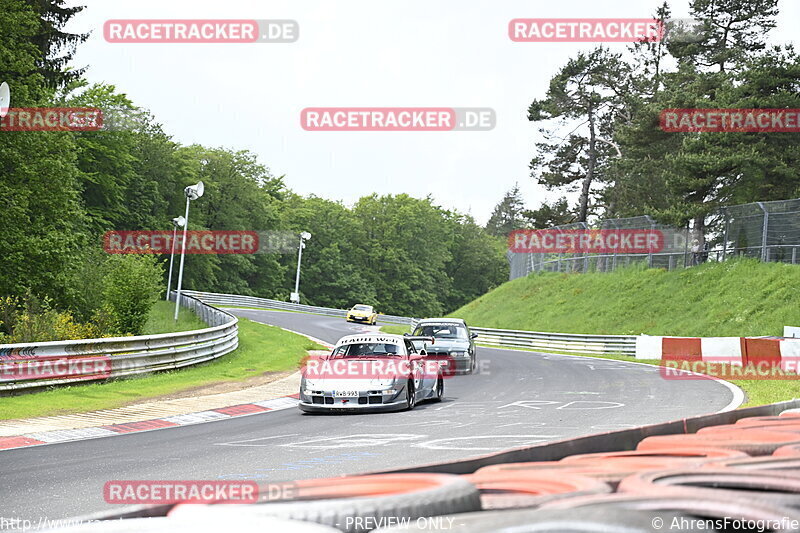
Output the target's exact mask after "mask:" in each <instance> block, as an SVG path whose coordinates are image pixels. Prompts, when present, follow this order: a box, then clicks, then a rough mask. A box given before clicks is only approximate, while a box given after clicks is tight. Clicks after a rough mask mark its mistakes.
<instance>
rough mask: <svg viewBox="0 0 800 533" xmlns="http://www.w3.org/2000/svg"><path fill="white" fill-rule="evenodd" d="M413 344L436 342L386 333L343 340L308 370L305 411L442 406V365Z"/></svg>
mask: <svg viewBox="0 0 800 533" xmlns="http://www.w3.org/2000/svg"><path fill="white" fill-rule="evenodd" d="M412 341H428V342H430V343H433V342H435V339H433V338H430V337H408V336H402V335H389V334H384V333H378V334H361V335H348V336H346V337H342V338H341V339H339V342H337V343H336V346H335V347H334V348H333V351H332V352H331V353H330V354H328V355H326V356H324V357H319V358H312V359H309V360H308V361H307V362H306V364H305V366H304V367H303V377H302V379H301V381H300V406H299V407H300V409H301V410H302V411H306V412H324V411H342V410H344V411H348V410H353V411H356V410H358V411H361V410H386V411H393V410H400V409H413V408H414V406H415V405H416V404H417V402H418V401H423V400H434V401H441V399H442V397H443V396H444V378H443V375H442V366H441V363H440V361H438V360H437V359H435V358H429V357H428V356H427V353H426V351H425V350H424V349H421V350H417V349H416V348H415V347H414V343H413V342H412Z"/></svg>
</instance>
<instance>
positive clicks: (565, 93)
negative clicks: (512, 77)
mask: <svg viewBox="0 0 800 533" xmlns="http://www.w3.org/2000/svg"><path fill="white" fill-rule="evenodd" d="M626 70H627V66H626V65H625V63H624V62H623V61H622V59H621V56H620V54H613V53H611V52H610V51H608V50H607V49H605V48H603V47H600V48H597V49H595V50H593V51H592V52H590V53H588V54H584V53H579V54H578V55H577V57H576V58H575V59H570V60H569V61H568V62H567V64H566V65H565V66H564V67H563V68H561V69H560V71H559V72H558V73H557V74H556V75H555V76H554V77H553V78H552V79H551V80H550V85H549V88H548V90H547V95H546V96H545V98H543V99H541V100H534V101H533V102H532V103H531V105H530V106H529V107H528V120H530V121H531V122H537V123H542V122H544V123H547V124H552V123H553V122H555V123H556V124H557V125H556V127H553V128H547V127H541V128H540V129H539V132H540V133H541V134H542V135H543V137H544V141H543V142H539V143H537V144H536V155H535V156H534V158H533V159H532V160H531V163H530V168H531V175H532V176H533V177H534V178H536V180H537V181H538V182H539V183H540V184H542V185H544V186H546V187H547V188H548V189H550V190H553V189H562V190H568V191H569V190H573V188H574V187H575V186H576V184H577V185H578V188H579V191H580V196H579V199H578V208H577V214H578V221H579V222H585V221H586V218H587V216H588V215H589V214H590V211H591V208H592V206H591V197H592V194H593V187H594V188H597V187H598V186H599V187H602V186H603V185H604V184H605V183H606V182H607V181H608V179H607V176H606V174H605V172H606V167H607V166H608V161H609V159H610V158H611V157H613V155H615V154H617V153H618V148H616V147H615V143H614V142H613V140H612V134H613V125H614V123H615V122H616V121H617V120H618V114H619V113H620V111H621V110H622V109H623V106H624V102H625V95H626V94H627V93H628V91H629V88H628V87H627V86H626V85H625V83H624V82H625V80H626V79H628V76H627V73H626ZM564 127H569V128H571V131H570V132H569V133H567V134H566V135H564V136H561V135H559V133H558V129H559V128H564Z"/></svg>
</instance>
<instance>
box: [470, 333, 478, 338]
mask: <svg viewBox="0 0 800 533" xmlns="http://www.w3.org/2000/svg"><path fill="white" fill-rule="evenodd" d="M469 338H470V339H477V338H478V334H477V333H473V334H472V335H470V336H469Z"/></svg>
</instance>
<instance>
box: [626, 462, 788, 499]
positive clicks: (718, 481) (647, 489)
mask: <svg viewBox="0 0 800 533" xmlns="http://www.w3.org/2000/svg"><path fill="white" fill-rule="evenodd" d="M617 490H618V491H619V492H621V493H633V494H638V495H651V496H685V497H694V498H697V499H698V500H702V499H704V498H707V497H709V498H714V497H730V498H746V499H748V500H750V501H751V502H754V503H761V504H764V505H773V506H777V507H792V508H800V476H797V475H795V474H788V473H785V472H779V471H769V470H745V469H741V468H718V469H712V468H707V469H706V468H700V469H694V470H672V471H662V472H643V473H640V474H635V475H632V476H629V477H627V478H625V479H623V480H622V481H621V482H620V484H619V487H618V488H617Z"/></svg>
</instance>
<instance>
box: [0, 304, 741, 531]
mask: <svg viewBox="0 0 800 533" xmlns="http://www.w3.org/2000/svg"><path fill="white" fill-rule="evenodd" d="M235 312H236V314H237V315H239V316H244V317H247V318H251V319H253V320H258V321H261V322H266V323H270V324H274V325H278V326H281V327H284V328H287V329H292V330H295V331H300V332H303V333H306V334H308V335H311V336H314V337H316V338H319V339H322V340H325V341H327V342H331V343H332V342H335V341H336V340H337V339H338V338H339V337H341V336H342V335H345V334H351V333H357V332H363V331H367V330H369V329H376V328H369V327H368V326H361V325H356V324H347V323H345V322H344V320H343V319H340V318H332V317H326V316H317V315H307V314H300V313H287V312H277V311H255V310H236V311H235ZM478 360H479V364H480V373H479V374H476V375H469V376H458V377H454V378H451V379H449V380H448V381H447V383H446V389H445V394H446V399H445V401H444V402H442V403H439V404H435V403H427V404H426V403H422V404H419V405H418V407H417V408H416V409H415V410H414V411H411V412H398V413H380V414H358V415H304V414H302V413H301V412H300V411H299V410H298V409H294V408H292V409H286V410H282V411H275V412H268V413H262V414H257V415H252V416H246V417H240V418H231V419H226V420H221V421H217V422H209V423H204V424H197V425H190V426H182V427H176V428H169V429H163V430H158V431H150V432H142V433H132V434H129V435H121V436H114V437H109V438H99V439H91V440H84V441H76V442H65V443H59V444H52V445H47V446H39V447H32V448H22V449H12V450H6V451H0V475H2V480H3V483H2V488H0V517H3V518H6V519H9V518H12V519H28V520H31V521H32V523H33V524H34V525H36V524H39V523H41V521H42V520H54V519H59V518H63V517H68V516H75V515H80V514H86V513H91V512H96V511H105V510H108V509H109V506H108V504H106V503H105V502H104V501H103V496H102V494H103V485H104V483H105V482H106V481H109V480H122V479H138V480H147V479H164V480H179V479H230V480H232V479H247V480H251V479H252V480H256V481H259V482H267V481H282V480H291V479H299V478H309V477H326V476H336V475H341V474H348V473H358V472H366V471H373V470H380V469H388V468H399V467H405V466H412V465H415V464H425V463H432V462H437V461H442V460H452V459H457V458H466V457H471V456H475V455H481V454H486V453H490V452H494V451H498V450H502V449H506V448H511V447H517V446H524V445H529V444H536V443H542V442H547V441H553V440H558V439H564V438H569V437H574V436H578V435H586V434H591V433H597V432H602V431H607V430H614V429H622V428H626V427H632V426H637V425H642V424H650V423H656V422H665V421H668V420H672V419H676V418H681V417H685V416H693V415H699V414H706V413H713V412H716V411H720V410H723V409H725V408H730V407H735V406H736V405H735V401H736V400H735V399H734V394H733V392H732V391H731V389H729V388H728V387H726V386H725V385H723V384H720V383H716V382H712V381H708V380H681V381H675V380H665V379H663V378H662V377H661V375H660V374H659V372H658V369H657V368H655V367H650V366H646V365H641V364H628V363H624V362H616V361H608V360H601V359H592V358H581V357H569V356H559V355H545V354H538V353H531V352H519V351H511V350H499V349H489V348H483V347H479V348H478ZM732 402H734V405H731V403H732Z"/></svg>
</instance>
